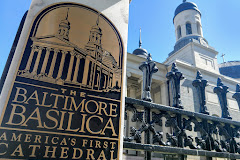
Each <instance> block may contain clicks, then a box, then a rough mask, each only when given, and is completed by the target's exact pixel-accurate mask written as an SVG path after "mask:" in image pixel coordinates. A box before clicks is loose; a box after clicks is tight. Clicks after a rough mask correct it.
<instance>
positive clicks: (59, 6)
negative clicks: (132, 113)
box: [0, 0, 129, 160]
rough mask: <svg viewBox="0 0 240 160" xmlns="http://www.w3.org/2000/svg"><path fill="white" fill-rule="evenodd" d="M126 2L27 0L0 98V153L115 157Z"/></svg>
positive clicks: (121, 101)
mask: <svg viewBox="0 0 240 160" xmlns="http://www.w3.org/2000/svg"><path fill="white" fill-rule="evenodd" d="M128 3H129V2H128V1H127V0H116V2H115V1H114V2H113V1H111V2H106V1H104V0H98V1H95V2H88V1H84V0H83V1H82V3H81V2H79V0H75V1H63V0H55V1H54V3H53V2H50V1H46V2H42V1H40V0H33V2H32V5H31V7H30V10H29V12H28V16H27V18H26V21H25V24H24V28H23V31H22V33H21V37H20V40H19V43H18V46H17V49H16V51H15V54H14V57H13V60H12V63H11V66H10V69H9V72H8V75H7V78H6V81H5V83H4V86H3V90H2V93H1V96H0V102H1V103H0V113H1V119H0V158H5V159H6V158H9V159H29V158H34V159H86V160H93V159H97V160H119V159H121V155H122V138H123V137H122V135H123V134H122V130H123V127H122V126H123V122H122V121H123V118H124V117H123V115H124V114H123V112H124V107H123V106H124V89H125V88H124V86H125V84H124V78H125V77H124V75H125V66H126V60H125V58H126V42H127V32H126V30H127V21H126V19H127V17H128Z"/></svg>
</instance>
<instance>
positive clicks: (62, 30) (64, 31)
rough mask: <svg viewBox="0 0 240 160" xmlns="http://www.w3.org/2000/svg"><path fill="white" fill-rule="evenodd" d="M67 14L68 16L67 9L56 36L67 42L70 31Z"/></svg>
mask: <svg viewBox="0 0 240 160" xmlns="http://www.w3.org/2000/svg"><path fill="white" fill-rule="evenodd" d="M68 14H69V8H68V11H67V16H66V18H65V19H63V20H62V21H61V22H60V24H59V29H58V35H59V36H60V37H62V38H63V39H65V40H68V41H69V37H68V36H69V30H70V28H71V27H70V22H69V21H68Z"/></svg>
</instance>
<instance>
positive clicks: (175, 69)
mask: <svg viewBox="0 0 240 160" xmlns="http://www.w3.org/2000/svg"><path fill="white" fill-rule="evenodd" d="M171 71H172V72H177V71H178V68H177V65H176V63H173V64H172V69H171Z"/></svg>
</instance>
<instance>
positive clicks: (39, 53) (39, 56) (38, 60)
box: [33, 46, 43, 74]
mask: <svg viewBox="0 0 240 160" xmlns="http://www.w3.org/2000/svg"><path fill="white" fill-rule="evenodd" d="M38 49H39V51H38V55H37V59H36V62H35V64H34V68H33V74H37V69H38V66H39V62H40V58H41V55H42V50H43V47H41V46H40V47H39V48H38Z"/></svg>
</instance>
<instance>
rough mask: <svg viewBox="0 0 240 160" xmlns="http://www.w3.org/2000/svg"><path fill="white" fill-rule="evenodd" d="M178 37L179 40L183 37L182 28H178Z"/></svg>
mask: <svg viewBox="0 0 240 160" xmlns="http://www.w3.org/2000/svg"><path fill="white" fill-rule="evenodd" d="M177 35H178V39H179V38H181V37H182V31H181V27H180V26H178V28H177Z"/></svg>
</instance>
